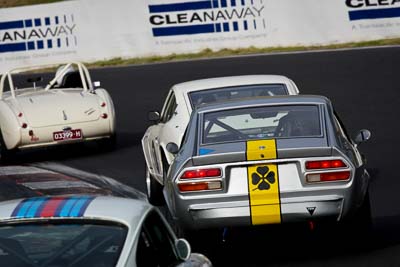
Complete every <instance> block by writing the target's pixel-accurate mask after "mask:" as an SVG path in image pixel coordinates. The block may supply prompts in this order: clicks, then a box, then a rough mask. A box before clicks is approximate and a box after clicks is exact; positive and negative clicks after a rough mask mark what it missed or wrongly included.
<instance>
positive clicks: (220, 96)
mask: <svg viewBox="0 0 400 267" xmlns="http://www.w3.org/2000/svg"><path fill="white" fill-rule="evenodd" d="M287 94H288V91H287V89H286V86H285V85H284V84H261V85H260V84H259V85H245V86H235V87H224V88H216V89H209V90H203V91H196V92H192V93H190V94H189V98H190V102H191V104H192V108H193V109H195V108H197V107H199V106H200V105H203V104H211V103H215V102H223V101H229V100H235V99H245V98H254V97H263V96H275V95H287Z"/></svg>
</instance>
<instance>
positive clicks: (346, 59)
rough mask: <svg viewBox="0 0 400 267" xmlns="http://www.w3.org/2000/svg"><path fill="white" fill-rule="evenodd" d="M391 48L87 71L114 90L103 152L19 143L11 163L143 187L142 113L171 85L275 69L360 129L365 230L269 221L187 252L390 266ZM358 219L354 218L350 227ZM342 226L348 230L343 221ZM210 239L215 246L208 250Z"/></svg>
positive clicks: (393, 171)
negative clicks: (112, 121)
mask: <svg viewBox="0 0 400 267" xmlns="http://www.w3.org/2000/svg"><path fill="white" fill-rule="evenodd" d="M399 66H400V47H390V48H374V49H360V50H345V51H325V52H308V53H292V54H276V55H257V56H248V57H247V56H244V57H234V58H221V59H212V60H197V61H182V62H173V63H161V64H151V65H138V66H127V67H118V68H103V69H95V70H92V71H91V72H92V76H93V78H94V80H100V81H101V83H102V87H104V88H107V89H108V90H109V92H110V94H111V96H112V98H113V99H114V103H115V106H116V112H117V118H118V121H117V128H118V142H117V148H116V150H115V151H112V152H103V151H101V150H99V148H98V147H97V146H96V145H95V144H89V145H84V146H74V147H60V148H54V149H50V150H43V151H35V152H28V153H24V154H23V155H21V157H20V159H19V161H20V162H37V161H56V162H59V163H63V164H66V165H69V166H72V167H75V168H78V169H82V170H86V171H90V172H93V173H97V174H102V175H106V176H110V177H113V178H116V179H117V180H119V181H121V182H123V183H125V184H127V185H130V186H133V187H135V188H137V189H139V190H142V191H144V188H145V183H144V178H143V177H144V159H143V156H142V152H141V147H140V139H141V137H142V135H143V133H144V131H145V129H146V127H147V126H148V125H149V123H148V122H147V112H148V111H150V110H160V109H161V105H162V102H163V100H164V97H165V96H166V94H167V92H168V90H169V88H170V86H171V85H173V84H175V83H178V82H182V81H187V80H193V79H199V78H206V77H218V76H227V75H242V74H282V75H286V76H288V77H290V78H292V79H293V80H294V81H295V82H296V83H297V85H298V86H299V88H300V91H301V93H302V94H321V95H325V96H327V97H329V98H330V99H331V100H332V101H333V103H334V105H335V108H336V110H337V112H338V113H339V115H340V116H341V118H342V120H343V122H344V124H345V125H346V126H347V129H348V131H349V133H351V134H353V135H354V134H355V133H356V132H357V131H358V130H359V129H363V128H367V129H369V130H371V132H372V139H371V140H370V141H369V142H368V143H365V144H363V145H362V146H361V148H360V149H361V150H362V152H363V153H364V154H365V155H366V156H367V158H368V165H369V168H370V170H371V173H372V174H373V180H372V183H371V185H370V192H369V194H370V202H371V212H372V219H373V230H372V231H368V232H367V233H365V234H357V231H354V229H356V228H359V227H357V226H356V227H355V228H354V226H353V228H348V227H347V226H346V227H334V228H333V230H331V228H326V227H325V228H324V227H322V230H318V226H317V230H316V231H314V232H309V231H308V230H306V228H305V227H302V226H295V227H292V226H290V227H269V228H266V229H261V230H260V231H258V230H257V231H256V232H249V233H247V232H245V233H246V234H245V236H243V235H242V236H241V237H237V240H240V241H237V240H236V235H235V232H233V233H232V234H231V233H230V232H228V235H227V238H228V240H229V238H230V239H231V240H236V242H233V244H231V243H229V242H228V244H223V245H220V246H217V245H216V244H214V243H213V244H210V243H209V240H207V239H204V240H203V242H201V243H200V244H199V245H198V246H197V247H196V249H197V251H200V252H204V253H206V254H207V255H209V257H210V258H211V259H212V260H213V261H214V263H215V265H216V266H339V265H340V266H399V265H400V231H399V228H400V177H399V173H400V167H399V166H400V157H399V156H398V152H399V151H400V142H399V141H398V140H397V139H398V138H399V133H400V120H399V115H400V91H399V90H400V73H399ZM360 227H361V226H360ZM349 229H350V230H349ZM215 247H217V249H215Z"/></svg>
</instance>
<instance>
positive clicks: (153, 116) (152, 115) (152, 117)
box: [147, 111, 160, 123]
mask: <svg viewBox="0 0 400 267" xmlns="http://www.w3.org/2000/svg"><path fill="white" fill-rule="evenodd" d="M147 118H148V120H149V121H152V122H155V123H157V122H159V121H160V113H158V111H150V112H149V113H148V114H147Z"/></svg>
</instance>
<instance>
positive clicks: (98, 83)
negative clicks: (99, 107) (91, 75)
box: [93, 81, 101, 87]
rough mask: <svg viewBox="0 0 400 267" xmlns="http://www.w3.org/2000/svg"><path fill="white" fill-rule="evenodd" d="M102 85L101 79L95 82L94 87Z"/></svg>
mask: <svg viewBox="0 0 400 267" xmlns="http://www.w3.org/2000/svg"><path fill="white" fill-rule="evenodd" d="M100 86H101V82H100V81H95V82H93V87H100Z"/></svg>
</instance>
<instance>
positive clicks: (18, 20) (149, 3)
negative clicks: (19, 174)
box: [0, 0, 400, 72]
mask: <svg viewBox="0 0 400 267" xmlns="http://www.w3.org/2000/svg"><path fill="white" fill-rule="evenodd" d="M391 37H400V0H146V1H145V0H115V1H109V0H80V1H64V2H58V3H54V4H47V5H36V6H27V7H17V8H4V9H0V72H4V71H5V70H8V69H10V68H14V67H17V66H26V65H37V64H42V63H44V64H47V63H52V62H60V61H67V60H80V61H95V60H103V59H110V58H115V57H144V56H150V55H167V54H171V53H188V52H198V51H200V50H202V49H205V48H210V49H213V50H218V49H222V48H242V47H249V46H255V47H269V46H296V45H305V46H307V45H327V44H334V43H343V42H356V41H365V40H374V39H383V38H391Z"/></svg>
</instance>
